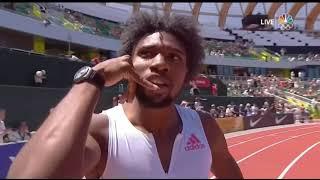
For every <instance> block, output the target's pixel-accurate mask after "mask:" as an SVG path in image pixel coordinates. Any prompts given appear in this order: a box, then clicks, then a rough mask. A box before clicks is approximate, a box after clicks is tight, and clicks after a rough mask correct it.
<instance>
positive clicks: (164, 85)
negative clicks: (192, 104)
mask: <svg viewBox="0 0 320 180" xmlns="http://www.w3.org/2000/svg"><path fill="white" fill-rule="evenodd" d="M147 80H148V81H150V82H152V83H153V84H155V85H157V86H158V87H159V88H160V89H158V90H155V91H153V92H155V93H166V92H168V91H169V89H170V87H171V83H170V81H169V80H167V79H166V78H163V77H161V76H158V75H152V76H149V77H148V78H147Z"/></svg>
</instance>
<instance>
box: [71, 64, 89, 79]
mask: <svg viewBox="0 0 320 180" xmlns="http://www.w3.org/2000/svg"><path fill="white" fill-rule="evenodd" d="M89 71H90V67H88V66H85V67H82V68H81V69H79V71H78V72H77V73H76V74H75V75H74V81H75V82H79V81H81V80H83V79H85V78H86V77H87V76H86V75H87V74H88V72H89Z"/></svg>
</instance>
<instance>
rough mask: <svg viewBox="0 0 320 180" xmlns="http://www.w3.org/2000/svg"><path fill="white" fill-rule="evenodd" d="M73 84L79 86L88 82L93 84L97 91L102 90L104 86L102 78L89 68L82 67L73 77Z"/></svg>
mask: <svg viewBox="0 0 320 180" xmlns="http://www.w3.org/2000/svg"><path fill="white" fill-rule="evenodd" d="M73 82H74V83H75V84H79V83H82V82H89V83H91V84H94V85H95V86H97V87H98V88H99V89H102V88H103V87H104V84H105V80H104V77H103V76H102V75H101V74H99V73H97V71H95V70H93V69H92V68H91V67H90V66H84V67H82V68H81V69H79V70H78V71H77V72H76V74H75V75H74V77H73Z"/></svg>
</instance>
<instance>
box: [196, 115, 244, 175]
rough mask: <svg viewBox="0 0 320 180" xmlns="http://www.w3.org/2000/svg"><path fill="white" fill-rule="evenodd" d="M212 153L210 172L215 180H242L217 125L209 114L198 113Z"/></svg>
mask: <svg viewBox="0 0 320 180" xmlns="http://www.w3.org/2000/svg"><path fill="white" fill-rule="evenodd" d="M198 114H199V116H200V118H201V121H202V125H203V128H204V131H205V133H206V136H207V139H208V143H209V145H210V148H211V153H212V165H211V171H212V172H213V173H214V174H215V176H216V177H217V178H219V179H220V178H223V179H243V176H242V173H241V170H240V168H239V166H238V164H237V163H236V161H235V160H234V158H233V157H232V155H231V154H230V152H229V150H228V146H227V143H226V139H225V137H224V134H223V132H222V131H221V129H220V127H219V125H218V124H217V122H216V121H215V119H214V118H212V117H211V115H210V114H209V113H206V112H203V111H201V112H200V111H199V112H198Z"/></svg>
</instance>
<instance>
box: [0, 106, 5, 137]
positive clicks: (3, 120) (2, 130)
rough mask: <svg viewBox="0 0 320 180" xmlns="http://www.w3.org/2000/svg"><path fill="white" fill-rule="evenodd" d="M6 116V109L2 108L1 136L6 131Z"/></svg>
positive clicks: (0, 112)
mask: <svg viewBox="0 0 320 180" xmlns="http://www.w3.org/2000/svg"><path fill="white" fill-rule="evenodd" d="M5 118H6V110H4V109H0V136H1V135H3V134H5V133H6V125H5Z"/></svg>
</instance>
